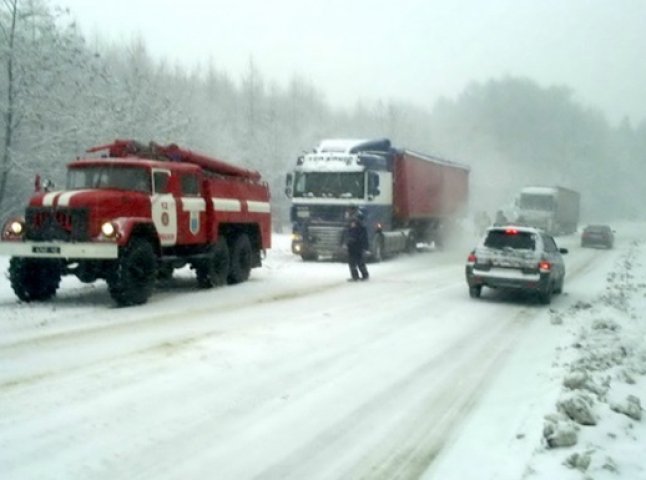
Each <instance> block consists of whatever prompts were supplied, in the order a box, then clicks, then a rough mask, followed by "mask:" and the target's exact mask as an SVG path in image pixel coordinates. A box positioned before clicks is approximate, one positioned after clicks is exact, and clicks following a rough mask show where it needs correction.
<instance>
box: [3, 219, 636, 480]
mask: <svg viewBox="0 0 646 480" xmlns="http://www.w3.org/2000/svg"><path fill="white" fill-rule="evenodd" d="M631 232H632V233H631V234H630V235H625V236H624V237H623V238H620V239H619V241H618V246H617V248H616V249H614V250H612V251H602V250H594V249H581V248H579V247H578V239H577V238H575V237H568V238H563V239H561V241H560V242H559V244H560V245H561V246H566V247H569V248H570V254H569V255H568V256H567V257H566V265H567V269H568V277H567V280H566V286H565V293H564V294H563V295H560V296H555V297H554V300H553V304H552V305H551V306H550V307H549V308H546V307H544V306H541V305H539V304H538V303H537V302H536V301H535V300H534V299H532V298H527V297H523V296H519V295H510V294H504V293H502V294H501V293H497V292H485V293H484V294H483V298H482V299H480V300H473V299H470V298H469V297H468V293H467V288H466V283H465V280H464V260H465V257H466V253H467V251H466V250H463V249H460V251H456V252H450V251H447V252H427V253H421V254H416V255H413V256H402V257H399V258H397V259H392V260H389V261H386V262H383V263H381V264H376V265H369V268H370V269H371V275H372V278H371V281H370V282H366V283H358V284H355V283H347V282H346V280H345V279H346V277H347V271H346V267H345V265H342V264H338V263H328V262H321V263H303V262H301V261H300V259H297V258H295V257H293V256H292V255H291V254H290V253H289V251H288V240H287V237H285V236H276V238H275V239H274V243H275V248H274V249H273V250H272V251H271V252H270V253H269V255H268V258H267V259H266V261H265V265H264V267H263V268H262V269H260V270H256V271H254V272H253V273H252V278H251V280H250V281H249V282H247V283H245V284H242V285H237V286H232V287H226V288H221V289H216V290H210V291H199V290H196V289H195V288H194V283H195V282H194V279H193V277H192V275H191V272H190V271H181V272H178V273H177V274H176V276H175V278H174V279H173V280H172V281H170V282H168V283H167V284H165V285H162V286H161V287H160V288H159V289H158V291H157V292H156V293H155V294H154V295H153V297H152V298H151V300H150V302H149V303H148V304H147V305H144V306H141V307H134V308H122V309H118V308H114V307H113V305H112V302H111V300H110V298H109V295H108V293H107V290H106V288H105V285H104V284H97V285H90V286H87V285H82V284H80V283H78V282H77V281H75V280H74V279H65V280H64V283H63V287H62V289H61V290H60V291H59V294H58V296H57V298H56V299H55V300H54V301H52V302H48V303H44V304H23V303H18V302H17V300H16V299H15V298H14V296H13V293H12V292H11V289H10V287H9V284H8V280H7V279H6V278H0V478H3V479H21V480H22V479H32V478H38V479H66V480H67V479H88V478H92V479H115V478H146V479H148V478H155V479H198V478H199V479H204V478H217V479H236V480H237V479H248V478H266V479H283V478H285V479H355V478H367V479H391V478H404V479H408V478H411V479H412V478H419V477H421V476H426V477H428V478H442V479H444V480H445V479H447V478H481V479H485V478H510V479H511V478H520V475H521V474H523V473H525V470H526V465H527V464H529V463H531V461H532V460H531V458H532V455H534V453H535V450H536V448H537V447H538V446H539V445H540V433H541V430H542V422H543V418H542V415H543V414H545V413H548V410H547V409H548V408H549V407H550V406H552V405H553V403H554V401H555V395H556V393H557V391H558V388H559V387H560V378H559V376H558V373H557V372H556V370H558V368H557V366H555V362H554V358H555V354H556V353H555V351H556V349H557V347H559V345H560V344H561V343H560V342H562V341H563V335H564V329H563V328H559V327H558V326H555V325H554V323H556V322H554V318H556V317H558V316H559V315H561V316H562V315H564V314H565V312H568V311H571V309H572V308H574V306H576V305H579V304H580V302H592V301H593V300H594V299H595V298H598V297H600V296H601V295H602V294H603V293H604V292H605V289H606V288H607V284H606V281H605V280H606V277H607V275H608V274H609V272H611V271H612V269H613V268H614V267H615V266H616V265H617V263H618V262H619V261H620V260H621V259H622V254H625V252H626V250H627V249H629V248H636V247H634V245H635V240H636V239H637V237H638V232H639V229H633V230H631ZM631 235H632V236H631ZM639 246H640V250H639V251H640V252H642V253H643V250H644V249H646V245H644V244H643V243H641V244H639ZM0 260H1V262H2V264H1V265H0V266H1V267H2V270H3V271H4V270H6V263H7V259H0ZM572 334H573V333H572ZM489 402H495V403H496V405H493V406H491V408H488V409H487V410H486V411H484V410H483V405H488V404H489ZM501 402H502V403H504V407H505V408H504V410H500V411H498V416H496V417H495V418H489V420H488V421H487V420H486V419H487V418H488V417H491V416H492V412H495V411H496V408H501V406H502V405H501ZM469 425H471V426H470V427H469ZM474 425H476V426H477V430H474V429H475V428H476V427H474ZM519 429H522V430H523V432H525V433H524V434H523V435H522V436H519V435H520V430H519ZM474 431H477V432H479V434H482V439H483V440H484V441H485V442H490V444H485V445H482V444H481V445H480V447H477V442H476V443H473V442H475V441H476V439H474V438H473V437H474V434H473V432H474ZM461 432H462V433H465V434H467V436H468V437H469V438H463V437H462V435H461ZM489 437H490V438H489ZM469 439H470V440H471V442H472V443H469ZM465 442H466V443H465ZM495 442H498V443H497V445H494V444H493V443H495ZM505 442H507V443H505ZM465 449H467V450H468V449H478V452H480V453H479V454H478V455H479V457H480V458H479V460H478V462H479V463H480V467H479V468H478V469H477V471H479V472H480V474H481V476H479V477H470V476H469V470H468V469H465V466H464V465H461V462H460V460H459V459H457V458H456V457H457V453H459V452H463V451H465ZM507 451H511V452H513V455H514V457H515V459H514V460H513V461H511V462H509V461H508V462H507V463H506V464H504V462H503V464H504V465H503V464H501V463H500V462H499V460H500V459H499V458H498V457H497V456H499V455H501V454H502V452H507ZM483 452H488V453H483ZM473 454H474V456H476V457H477V456H478V455H476V451H475V450H474V452H473ZM463 461H464V459H463ZM425 472H426V473H425ZM457 472H460V473H459V474H458V473H457ZM451 475H454V476H451ZM496 475H497V476H496Z"/></svg>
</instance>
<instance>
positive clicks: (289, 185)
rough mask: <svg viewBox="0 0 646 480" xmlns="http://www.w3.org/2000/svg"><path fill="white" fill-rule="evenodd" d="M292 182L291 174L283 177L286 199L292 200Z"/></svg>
mask: <svg viewBox="0 0 646 480" xmlns="http://www.w3.org/2000/svg"><path fill="white" fill-rule="evenodd" d="M293 181H294V179H293V177H292V174H291V173H288V174H287V175H286V176H285V195H286V196H287V198H292V183H293Z"/></svg>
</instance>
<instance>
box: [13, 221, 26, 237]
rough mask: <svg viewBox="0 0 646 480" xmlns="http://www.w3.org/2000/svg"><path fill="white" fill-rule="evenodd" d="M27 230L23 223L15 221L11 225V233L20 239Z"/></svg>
mask: <svg viewBox="0 0 646 480" xmlns="http://www.w3.org/2000/svg"><path fill="white" fill-rule="evenodd" d="M24 230H25V226H24V225H23V223H22V222H20V221H18V220H14V221H13V222H11V223H10V224H9V233H11V234H13V235H15V236H17V237H19V236H20V235H22V232H23V231H24Z"/></svg>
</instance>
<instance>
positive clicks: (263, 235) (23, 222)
mask: <svg viewBox="0 0 646 480" xmlns="http://www.w3.org/2000/svg"><path fill="white" fill-rule="evenodd" d="M95 152H104V153H103V155H101V156H95V157H91V156H88V157H86V158H81V159H77V160H75V161H73V162H71V163H70V164H68V172H67V185H66V188H65V189H64V190H56V191H49V189H43V188H41V186H40V182H39V181H37V184H36V192H35V194H34V195H33V196H32V197H31V199H30V200H29V205H28V207H27V208H26V211H25V215H24V217H19V218H15V219H12V220H10V221H8V222H7V223H6V224H5V226H4V227H3V230H2V241H0V254H4V255H9V256H11V259H10V263H9V279H10V282H11V286H12V288H13V290H14V292H15V293H16V295H17V296H18V298H20V299H21V300H24V301H34V300H47V299H49V298H51V297H53V296H54V295H55V294H56V291H57V289H58V287H59V283H60V280H61V276H63V275H67V274H74V275H76V276H77V277H78V278H79V279H80V280H81V281H83V282H87V283H90V282H94V281H96V280H97V279H104V280H105V281H106V282H107V284H108V290H109V292H110V295H111V296H112V298H113V299H114V300H115V302H116V303H117V304H118V305H135V304H142V303H145V302H146V301H147V300H148V298H149V296H150V294H151V293H152V290H153V288H154V285H155V281H156V279H158V278H163V277H170V276H171V275H172V272H173V270H174V269H175V268H180V267H183V266H184V265H187V264H188V265H190V266H191V268H193V269H194V270H195V273H196V276H197V282H198V285H199V286H200V287H202V288H209V287H214V286H219V285H222V284H225V283H239V282H243V281H245V280H247V279H248V277H249V274H250V270H251V268H253V267H259V266H260V265H261V253H262V252H263V251H265V250H266V249H268V248H270V246H271V230H270V225H271V218H270V206H269V188H268V186H267V184H266V183H265V182H263V181H262V180H261V177H260V174H259V173H258V172H256V171H252V170H247V169H244V168H240V167H236V166H234V165H230V164H228V163H225V162H223V161H220V160H217V159H215V158H211V157H208V156H206V155H202V154H200V153H197V152H193V151H191V150H186V149H183V148H180V147H178V146H177V145H174V144H171V145H167V146H162V145H158V144H155V143H153V142H151V143H149V144H142V143H139V142H136V141H134V140H116V141H115V142H113V143H110V144H107V145H101V146H99V147H94V148H91V149H89V150H88V153H95Z"/></svg>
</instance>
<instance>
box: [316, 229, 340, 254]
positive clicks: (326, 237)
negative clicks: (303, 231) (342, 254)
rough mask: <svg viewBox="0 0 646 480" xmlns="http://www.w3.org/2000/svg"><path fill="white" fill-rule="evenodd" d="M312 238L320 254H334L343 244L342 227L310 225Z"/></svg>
mask: <svg viewBox="0 0 646 480" xmlns="http://www.w3.org/2000/svg"><path fill="white" fill-rule="evenodd" d="M308 233H309V237H310V240H311V242H312V245H313V246H314V249H315V250H316V252H317V253H318V254H319V255H333V254H334V253H336V252H337V251H338V250H339V247H340V246H341V235H342V234H343V228H341V227H312V226H310V227H309V230H308Z"/></svg>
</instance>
